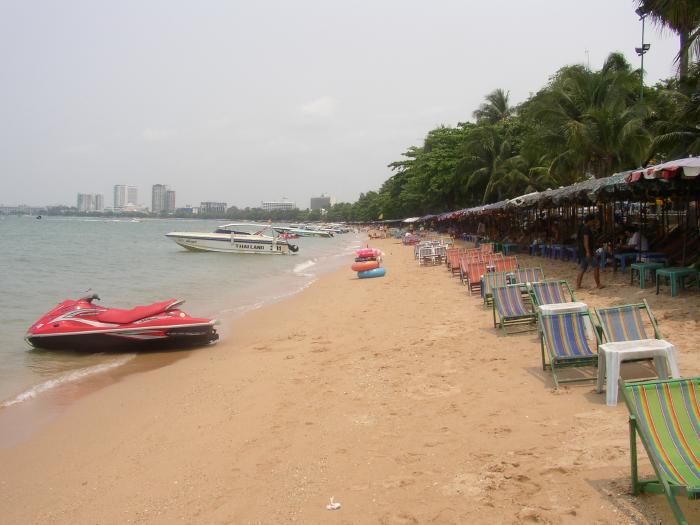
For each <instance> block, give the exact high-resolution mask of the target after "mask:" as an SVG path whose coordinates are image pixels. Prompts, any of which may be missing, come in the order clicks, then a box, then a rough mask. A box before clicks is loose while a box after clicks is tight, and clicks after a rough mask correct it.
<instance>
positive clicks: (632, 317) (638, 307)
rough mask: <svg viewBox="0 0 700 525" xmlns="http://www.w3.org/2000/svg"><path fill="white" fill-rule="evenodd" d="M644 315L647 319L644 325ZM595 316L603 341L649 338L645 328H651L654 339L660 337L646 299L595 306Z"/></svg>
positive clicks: (612, 341)
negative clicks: (622, 303)
mask: <svg viewBox="0 0 700 525" xmlns="http://www.w3.org/2000/svg"><path fill="white" fill-rule="evenodd" d="M642 311H644V314H645V315H644V317H646V318H647V319H648V321H649V322H648V324H646V325H645V322H644V318H643V317H642ZM595 313H596V317H598V322H599V324H600V328H601V332H602V336H603V339H604V340H605V342H608V343H614V342H617V341H638V340H640V339H650V337H649V335H648V332H647V328H651V329H652V331H653V333H654V335H653V337H654V338H655V339H661V332H660V331H659V327H658V325H657V324H656V318H655V317H654V314H653V313H652V312H651V309H650V308H649V304H647V301H646V299H644V300H643V301H642V302H641V303H638V304H625V305H622V306H612V307H610V308H596V309H595Z"/></svg>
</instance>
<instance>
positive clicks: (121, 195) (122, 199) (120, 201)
mask: <svg viewBox="0 0 700 525" xmlns="http://www.w3.org/2000/svg"><path fill="white" fill-rule="evenodd" d="M126 202H127V201H126V186H125V185H124V184H115V186H114V209H115V210H120V209H121V208H123V207H124V206H126Z"/></svg>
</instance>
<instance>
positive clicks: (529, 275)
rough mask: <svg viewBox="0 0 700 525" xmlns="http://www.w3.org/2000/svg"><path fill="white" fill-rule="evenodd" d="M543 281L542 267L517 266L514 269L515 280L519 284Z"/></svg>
mask: <svg viewBox="0 0 700 525" xmlns="http://www.w3.org/2000/svg"><path fill="white" fill-rule="evenodd" d="M541 281H544V272H543V271H542V268H518V269H517V270H515V282H516V283H520V284H527V283H538V282H541Z"/></svg>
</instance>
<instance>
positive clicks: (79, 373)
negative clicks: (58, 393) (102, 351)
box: [0, 355, 135, 408]
mask: <svg viewBox="0 0 700 525" xmlns="http://www.w3.org/2000/svg"><path fill="white" fill-rule="evenodd" d="M134 357H135V355H129V356H125V357H123V358H121V359H117V360H115V361H110V362H109V363H102V364H100V365H95V366H89V367H87V368H79V369H77V370H73V371H71V372H68V373H66V374H63V375H62V376H59V377H57V378H55V379H49V380H48V381H44V382H43V383H39V384H38V385H35V386H33V387H32V388H30V389H28V390H25V391H24V392H22V393H21V394H19V395H17V396H15V397H14V398H12V399H9V400H7V401H4V402H2V403H0V408H7V407H9V406H12V405H16V404H17V403H22V402H23V401H27V400H29V399H34V398H35V397H36V396H37V395H39V394H41V393H42V392H46V391H47V390H52V389H54V388H56V387H59V386H61V385H64V384H66V383H70V382H73V381H79V380H80V379H83V378H85V377H88V376H91V375H94V374H100V373H102V372H106V371H107V370H111V369H112V368H116V367H118V366H122V365H124V364H126V363H127V362H129V361H131V360H132V359H133V358H134Z"/></svg>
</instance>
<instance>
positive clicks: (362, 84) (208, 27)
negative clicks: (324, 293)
mask: <svg viewBox="0 0 700 525" xmlns="http://www.w3.org/2000/svg"><path fill="white" fill-rule="evenodd" d="M504 5H506V6H507V11H508V13H509V16H507V17H504V16H503V6H504ZM167 13H168V17H167V23H164V20H163V17H162V11H161V10H160V9H158V8H155V7H151V8H144V6H143V5H141V4H135V3H133V2H121V3H100V4H99V5H98V4H92V3H88V2H78V3H71V4H68V5H65V4H57V3H51V2H48V3H42V4H41V5H40V6H37V4H35V3H26V2H24V3H23V2H11V3H10V4H8V7H7V9H5V10H4V11H3V17H2V18H1V19H0V44H2V45H0V59H1V60H2V62H3V64H4V68H5V69H4V73H5V76H6V77H7V78H8V79H10V80H9V81H8V82H4V83H2V85H0V97H2V99H3V101H5V108H6V111H5V113H4V115H3V122H2V124H1V125H0V134H2V139H3V140H2V144H3V151H2V154H1V155H0V173H2V174H3V177H2V181H1V182H0V196H1V197H0V199H2V200H3V202H4V203H7V204H15V203H16V204H19V203H26V204H28V205H38V204H58V203H71V202H73V200H74V195H75V193H76V192H78V191H88V192H95V193H103V194H104V195H109V194H110V187H111V184H109V181H115V180H125V179H128V181H129V182H130V183H131V184H134V185H136V186H138V187H139V190H140V192H142V195H145V193H143V192H144V189H146V188H150V187H151V186H152V185H153V184H155V183H158V182H159V181H161V180H169V181H170V183H171V184H172V185H173V186H174V187H177V188H178V198H179V199H181V202H182V203H183V204H184V203H195V202H201V201H204V200H206V199H211V198H212V197H214V198H217V197H219V198H223V197H221V196H225V198H226V199H228V200H229V201H230V202H234V203H235V205H236V206H238V207H242V208H245V207H254V206H257V205H259V203H260V202H261V201H262V200H265V199H269V198H276V197H277V196H283V195H286V196H287V197H289V198H290V199H291V200H293V201H295V202H299V203H301V202H305V201H306V199H307V198H308V197H309V196H310V195H311V194H313V193H316V189H317V188H318V189H321V190H323V191H325V192H330V193H332V194H333V195H336V196H337V197H338V200H339V201H340V202H354V201H356V200H357V198H358V196H359V195H360V193H366V192H368V191H375V190H378V189H379V187H380V186H381V185H382V183H384V182H385V181H386V180H387V179H388V178H389V177H390V176H391V175H392V171H391V169H390V168H388V165H389V164H391V163H392V162H395V161H399V160H402V159H403V157H402V154H403V153H404V152H406V151H407V150H408V149H409V148H411V147H413V146H416V147H421V146H422V144H423V139H424V138H425V136H426V135H427V134H428V132H429V131H430V130H431V129H435V128H436V127H438V126H440V125H446V126H456V125H457V124H458V123H459V122H464V121H467V120H473V117H472V113H473V111H474V110H476V109H477V108H478V107H479V105H480V104H481V103H482V102H483V101H484V97H485V96H486V95H487V94H488V93H490V92H492V91H493V90H494V89H496V88H501V89H503V90H504V91H507V92H509V93H510V102H511V104H512V105H517V104H519V103H521V102H523V101H525V100H527V98H528V97H529V96H530V94H533V93H536V92H537V91H538V90H540V89H541V88H543V87H544V86H545V85H546V84H547V82H548V80H549V79H550V78H551V77H552V75H554V74H555V73H556V72H557V71H558V70H559V69H560V68H562V67H564V66H567V65H571V64H583V65H587V66H589V67H590V68H591V69H594V70H597V69H599V68H600V67H601V65H602V64H603V62H604V61H605V59H606V57H607V56H608V55H609V54H610V53H611V52H615V51H619V52H621V53H623V54H624V55H625V57H626V59H627V60H628V62H629V63H630V64H632V66H633V67H634V68H637V67H638V66H639V57H637V56H636V53H635V51H634V49H635V47H638V46H639V43H640V40H641V30H642V25H641V22H640V20H639V18H638V16H637V15H636V14H635V12H634V5H633V4H631V3H624V2H606V1H604V0H591V1H590V2H588V3H586V5H585V6H583V7H582V6H581V5H580V3H576V2H574V1H573V0H561V1H560V2H556V3H551V2H525V3H517V2H511V3H507V4H503V3H502V2H491V3H476V4H471V3H446V4H444V5H441V8H440V9H436V8H435V6H433V5H432V4H430V3H423V2H417V1H413V0H409V2H408V4H407V3H406V2H405V1H401V2H399V1H398V0H387V1H386V2H379V3H377V2H367V1H363V0H361V1H360V2H356V3H354V4H352V5H347V4H336V3H318V2H315V1H308V0H300V2H296V3H294V4H289V3H286V2H279V1H277V0H273V2H272V3H271V4H257V3H243V4H238V3H230V2H224V1H222V0H212V2H208V3H207V4H206V7H204V6H202V5H200V4H191V3H175V4H168V9H167ZM496 22H497V23H498V26H497V27H498V29H497V31H494V27H495V26H494V24H495V23H496ZM647 26H648V27H647V32H646V37H645V38H646V42H647V43H649V44H650V45H651V49H650V50H649V52H648V53H646V55H645V57H644V61H645V62H644V65H645V72H646V74H645V82H646V84H647V85H653V84H654V83H656V82H657V81H658V80H660V79H665V78H669V77H671V76H673V75H674V65H673V64H674V56H675V54H676V52H677V39H676V38H675V36H674V35H671V34H668V33H666V34H664V33H662V32H660V31H659V30H658V29H657V28H655V27H653V25H652V24H647ZM126 35H128V38H127V37H126ZM631 167H634V166H631ZM143 200H145V199H143Z"/></svg>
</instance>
